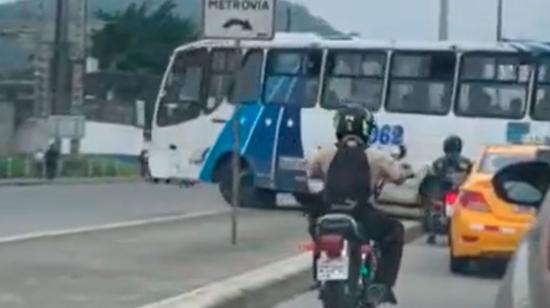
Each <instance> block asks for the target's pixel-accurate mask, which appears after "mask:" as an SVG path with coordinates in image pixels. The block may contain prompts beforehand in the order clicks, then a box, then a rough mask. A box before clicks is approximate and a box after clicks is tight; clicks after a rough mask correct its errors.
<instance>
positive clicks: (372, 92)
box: [321, 51, 386, 111]
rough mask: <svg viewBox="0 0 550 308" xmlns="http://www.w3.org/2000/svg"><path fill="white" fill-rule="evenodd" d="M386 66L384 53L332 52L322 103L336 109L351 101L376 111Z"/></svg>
mask: <svg viewBox="0 0 550 308" xmlns="http://www.w3.org/2000/svg"><path fill="white" fill-rule="evenodd" d="M385 68H386V54H385V53H383V52H362V51H349V52H348V51H343V52H331V53H330V54H329V56H328V61H327V72H326V78H325V84H324V87H323V89H324V92H323V99H322V101H321V103H322V106H323V107H324V108H327V109H335V108H339V107H342V106H345V105H348V104H353V105H361V106H364V107H365V108H368V109H369V110H371V111H377V110H378V109H380V105H381V101H382V93H383V87H384V75H385V70H386V69H385Z"/></svg>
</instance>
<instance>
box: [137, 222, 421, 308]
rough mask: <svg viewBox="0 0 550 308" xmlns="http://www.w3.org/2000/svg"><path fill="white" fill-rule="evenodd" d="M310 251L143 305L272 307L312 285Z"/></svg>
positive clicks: (410, 230)
mask: <svg viewBox="0 0 550 308" xmlns="http://www.w3.org/2000/svg"><path fill="white" fill-rule="evenodd" d="M405 228H406V233H405V241H406V242H407V243H410V242H411V241H413V240H415V239H417V238H418V237H420V236H421V235H422V233H423V231H422V227H421V225H420V224H419V223H416V222H410V223H406V225H405ZM311 277H312V274H311V255H310V254H309V253H305V254H301V255H299V256H296V257H293V258H290V259H287V260H283V261H281V262H277V263H274V264H271V265H268V266H265V267H262V268H259V269H256V270H253V271H251V272H247V273H244V274H241V275H239V276H234V277H232V278H229V279H227V280H224V281H220V282H217V283H213V284H210V285H207V286H205V287H202V288H199V289H197V290H194V291H192V292H189V293H185V294H182V295H180V296H176V297H173V298H169V299H166V300H163V301H160V302H156V303H152V304H149V305H145V306H142V307H140V308H270V307H273V306H275V305H276V304H278V303H280V302H282V301H284V300H286V299H289V298H291V297H293V296H295V295H298V294H301V293H304V292H306V291H307V290H308V287H309V286H311V285H312V280H311V279H312V278H311Z"/></svg>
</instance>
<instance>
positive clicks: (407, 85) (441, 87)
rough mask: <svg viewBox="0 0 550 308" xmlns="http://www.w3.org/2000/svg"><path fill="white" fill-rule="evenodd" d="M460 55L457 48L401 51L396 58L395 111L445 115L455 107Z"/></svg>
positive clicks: (390, 99)
mask: <svg viewBox="0 0 550 308" xmlns="http://www.w3.org/2000/svg"><path fill="white" fill-rule="evenodd" d="M455 71H456V55H455V53H453V52H434V53H422V54H416V53H414V54H413V53H397V54H396V55H395V56H394V57H393V60H392V67H391V78H390V88H389V97H388V102H387V106H386V109H387V110H388V111H391V112H401V113H420V114H434V115H445V114H447V113H448V112H449V111H450V109H451V100H452V92H453V83H454V76H455Z"/></svg>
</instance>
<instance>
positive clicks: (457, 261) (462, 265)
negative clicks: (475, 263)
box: [449, 234, 469, 274]
mask: <svg viewBox="0 0 550 308" xmlns="http://www.w3.org/2000/svg"><path fill="white" fill-rule="evenodd" d="M468 265H469V260H468V258H462V257H455V256H454V252H453V240H452V238H451V237H450V234H449V269H450V270H451V273H453V274H464V273H466V270H467V269H468Z"/></svg>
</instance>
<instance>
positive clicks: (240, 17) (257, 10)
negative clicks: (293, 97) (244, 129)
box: [202, 0, 277, 245]
mask: <svg viewBox="0 0 550 308" xmlns="http://www.w3.org/2000/svg"><path fill="white" fill-rule="evenodd" d="M276 2H277V0H203V1H202V4H203V5H202V23H203V27H202V30H203V31H202V34H203V35H202V36H203V37H204V38H206V39H230V40H234V41H235V49H236V52H237V56H236V57H235V61H238V63H237V65H235V66H234V67H236V68H237V72H236V73H235V78H237V76H238V70H239V69H240V67H241V62H242V56H243V54H242V52H241V41H242V40H272V39H273V37H274V36H275V9H276ZM234 103H235V104H237V103H238V102H234ZM238 111H239V107H238V106H237V105H235V110H234V112H233V121H232V125H233V161H232V170H233V187H232V189H233V193H232V211H231V244H232V245H237V224H238V215H237V214H238V212H237V211H238V208H239V205H240V190H241V189H240V185H241V166H240V165H241V155H240V138H239V126H240V124H241V119H240V118H239V112H238Z"/></svg>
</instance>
